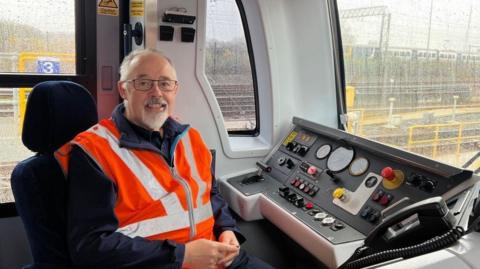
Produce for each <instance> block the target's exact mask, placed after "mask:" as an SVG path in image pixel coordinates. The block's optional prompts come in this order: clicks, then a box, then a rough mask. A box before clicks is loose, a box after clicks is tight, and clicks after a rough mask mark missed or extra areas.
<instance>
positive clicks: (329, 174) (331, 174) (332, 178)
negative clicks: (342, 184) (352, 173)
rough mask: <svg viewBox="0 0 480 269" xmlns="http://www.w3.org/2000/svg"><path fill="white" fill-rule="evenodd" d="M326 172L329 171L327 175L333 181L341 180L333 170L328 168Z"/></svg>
mask: <svg viewBox="0 0 480 269" xmlns="http://www.w3.org/2000/svg"><path fill="white" fill-rule="evenodd" d="M325 173H327V175H328V176H329V177H330V180H331V181H333V182H335V183H336V182H338V181H340V178H338V177H337V176H336V175H335V174H334V173H333V172H332V171H331V170H329V169H326V170H325Z"/></svg>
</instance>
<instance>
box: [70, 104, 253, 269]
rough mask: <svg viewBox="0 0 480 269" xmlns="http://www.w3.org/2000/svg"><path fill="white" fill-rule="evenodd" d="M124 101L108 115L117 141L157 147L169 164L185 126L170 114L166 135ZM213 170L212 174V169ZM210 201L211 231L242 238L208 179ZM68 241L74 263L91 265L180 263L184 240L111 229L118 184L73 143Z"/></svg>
mask: <svg viewBox="0 0 480 269" xmlns="http://www.w3.org/2000/svg"><path fill="white" fill-rule="evenodd" d="M124 110H125V108H124V106H123V104H120V105H118V106H117V108H116V109H115V110H114V112H113V115H112V118H113V121H114V122H115V124H116V126H117V127H118V129H119V130H120V132H121V137H120V146H121V147H125V148H138V149H145V150H150V151H153V152H157V153H158V154H160V155H162V156H163V157H164V158H165V160H167V162H168V163H169V164H171V165H172V164H173V158H174V157H175V156H170V152H173V151H171V150H170V146H171V144H172V142H173V140H174V139H175V137H176V136H177V135H179V134H180V133H181V132H182V131H183V130H185V128H187V125H182V124H179V123H178V122H176V121H175V120H173V119H171V118H169V119H168V120H167V121H166V122H165V124H164V125H163V127H162V128H163V130H164V136H163V139H162V138H161V137H160V135H159V133H158V132H150V131H147V130H145V129H143V128H141V127H139V126H136V125H134V124H132V123H130V122H129V121H128V120H127V119H126V118H125V117H124V115H123V112H124ZM212 175H213V173H212ZM212 181H213V182H212V190H211V196H210V199H211V204H212V209H213V214H214V217H215V225H214V234H215V236H217V238H218V236H219V235H220V234H221V233H222V232H223V231H225V230H232V231H234V232H235V234H236V236H237V239H238V240H239V242H240V243H242V242H243V241H245V239H244V237H243V236H242V235H241V234H240V233H239V231H238V229H237V228H236V226H235V225H236V224H235V220H234V219H233V217H232V215H231V214H230V212H229V209H228V206H227V203H226V202H225V200H224V199H223V197H222V196H221V195H220V193H219V191H218V186H217V182H216V180H215V178H214V177H213V178H212ZM68 192H69V194H68V210H67V216H68V221H67V222H68V224H67V226H68V227H67V235H68V238H67V241H68V247H69V251H70V255H71V259H72V262H73V264H74V266H76V267H90V268H91V267H94V268H181V265H182V263H183V258H184V255H185V245H184V244H179V243H176V242H174V241H170V240H155V241H152V240H148V239H144V238H141V237H135V238H130V237H128V236H125V235H123V234H121V233H118V232H115V230H117V228H118V220H117V218H116V217H115V214H114V207H115V204H116V197H117V189H116V185H115V184H114V183H113V182H112V181H111V180H109V179H108V178H107V177H106V176H105V174H104V173H103V172H102V171H101V170H100V168H99V167H98V165H97V164H96V163H95V162H94V161H93V160H92V159H91V158H90V157H89V156H88V155H87V154H86V153H85V152H84V151H83V150H82V149H80V148H79V147H74V148H73V150H72V153H71V157H70V166H69V174H68Z"/></svg>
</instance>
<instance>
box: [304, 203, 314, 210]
mask: <svg viewBox="0 0 480 269" xmlns="http://www.w3.org/2000/svg"><path fill="white" fill-rule="evenodd" d="M305 208H306V209H312V208H313V203H312V202H308V203H306V204H305Z"/></svg>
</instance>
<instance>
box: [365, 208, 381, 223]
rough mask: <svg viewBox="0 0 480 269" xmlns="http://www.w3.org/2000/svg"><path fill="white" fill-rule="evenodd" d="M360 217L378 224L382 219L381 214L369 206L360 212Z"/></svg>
mask: <svg viewBox="0 0 480 269" xmlns="http://www.w3.org/2000/svg"><path fill="white" fill-rule="evenodd" d="M360 217H362V218H363V219H366V220H367V221H369V222H371V223H376V222H377V221H378V219H379V218H380V212H379V211H377V210H375V209H373V208H371V207H370V206H368V205H367V206H365V207H364V208H363V209H362V212H360Z"/></svg>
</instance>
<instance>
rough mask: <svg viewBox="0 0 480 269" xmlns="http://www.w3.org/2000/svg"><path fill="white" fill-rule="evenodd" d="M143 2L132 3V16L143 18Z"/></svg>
mask: <svg viewBox="0 0 480 269" xmlns="http://www.w3.org/2000/svg"><path fill="white" fill-rule="evenodd" d="M143 10H144V9H143V1H132V2H131V3H130V16H131V17H143Z"/></svg>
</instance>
